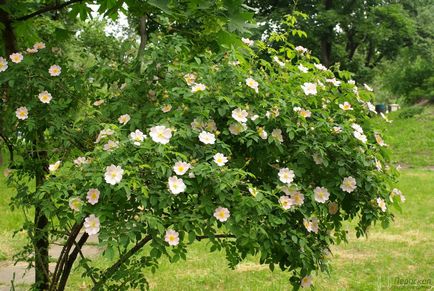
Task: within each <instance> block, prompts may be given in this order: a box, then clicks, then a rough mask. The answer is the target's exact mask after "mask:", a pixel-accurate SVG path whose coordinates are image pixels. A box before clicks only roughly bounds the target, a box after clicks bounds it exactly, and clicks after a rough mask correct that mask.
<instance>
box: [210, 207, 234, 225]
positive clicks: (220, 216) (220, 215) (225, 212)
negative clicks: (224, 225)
mask: <svg viewBox="0 0 434 291" xmlns="http://www.w3.org/2000/svg"><path fill="white" fill-rule="evenodd" d="M230 216H231V213H230V212H229V209H227V208H225V207H217V208H216V209H215V211H214V217H215V218H216V219H217V220H218V221H220V222H225V221H227V220H228V218H229V217H230Z"/></svg>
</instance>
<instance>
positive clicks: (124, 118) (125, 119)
mask: <svg viewBox="0 0 434 291" xmlns="http://www.w3.org/2000/svg"><path fill="white" fill-rule="evenodd" d="M130 119H131V117H130V116H129V115H128V114H123V115H121V116H119V118H118V121H119V123H120V124H123V125H125V124H127V123H128V121H130Z"/></svg>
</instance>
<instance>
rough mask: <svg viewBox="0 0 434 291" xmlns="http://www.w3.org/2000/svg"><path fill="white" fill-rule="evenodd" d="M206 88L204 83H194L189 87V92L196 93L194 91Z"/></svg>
mask: <svg viewBox="0 0 434 291" xmlns="http://www.w3.org/2000/svg"><path fill="white" fill-rule="evenodd" d="M205 90H206V86H205V85H204V84H200V83H199V84H194V85H193V86H192V87H191V92H192V93H196V92H200V91H205Z"/></svg>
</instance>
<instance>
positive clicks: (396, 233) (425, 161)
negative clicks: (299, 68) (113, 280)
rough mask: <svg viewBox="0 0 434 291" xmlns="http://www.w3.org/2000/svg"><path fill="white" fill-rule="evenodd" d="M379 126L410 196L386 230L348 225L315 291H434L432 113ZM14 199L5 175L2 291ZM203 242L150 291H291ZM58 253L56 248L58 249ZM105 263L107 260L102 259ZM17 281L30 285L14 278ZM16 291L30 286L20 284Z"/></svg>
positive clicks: (1, 187) (15, 245)
mask: <svg viewBox="0 0 434 291" xmlns="http://www.w3.org/2000/svg"><path fill="white" fill-rule="evenodd" d="M398 114H399V113H394V114H391V116H390V118H391V119H393V120H394V121H393V122H392V123H391V124H385V123H383V122H381V121H380V120H377V121H378V123H377V124H378V127H379V128H382V129H383V130H384V131H386V132H387V134H386V136H388V138H387V139H386V143H388V144H390V146H391V148H392V150H393V156H392V158H393V160H394V161H395V162H396V163H397V164H401V165H402V166H403V170H402V171H401V177H400V182H399V185H398V188H400V189H401V190H402V192H403V193H404V194H405V195H406V198H407V201H406V202H405V204H404V205H403V211H402V213H399V212H396V211H395V214H396V219H395V222H394V223H393V224H391V226H390V227H389V228H388V229H385V230H384V229H382V228H381V226H375V227H373V228H372V229H371V230H370V232H369V234H368V238H363V239H356V238H355V236H354V232H353V231H352V230H351V225H350V224H349V225H348V230H349V233H350V241H349V244H341V245H339V246H335V247H333V249H332V250H333V255H332V256H331V267H332V272H331V274H330V276H328V275H326V274H318V275H314V284H315V286H316V287H317V290H397V289H399V290H414V289H418V290H428V289H432V288H433V282H434V269H433V268H432V262H433V261H434V251H433V250H434V235H433V234H434V217H433V211H432V209H434V199H432V191H433V189H434V107H428V108H426V110H425V112H424V113H423V114H421V115H417V116H414V117H412V118H409V119H400V118H398ZM12 195H13V193H12V192H11V190H10V189H7V188H6V186H5V180H4V178H3V177H0V213H1V214H2V219H1V220H0V290H9V287H8V286H10V282H9V279H8V278H10V277H11V276H12V273H13V270H18V271H20V272H21V271H23V270H24V269H25V267H24V266H21V265H20V266H15V267H13V266H12V263H11V262H12V256H13V254H14V252H15V251H17V250H19V249H20V248H21V247H22V245H23V239H24V235H25V234H24V233H20V232H18V233H17V235H16V236H15V238H11V236H12V234H13V231H14V230H16V229H19V226H20V222H21V221H22V216H21V215H22V214H21V213H20V212H12V211H11V210H10V209H9V207H8V201H9V199H10V197H11V196H12ZM208 250H209V245H207V242H206V241H202V242H199V243H197V244H195V245H193V246H191V247H190V248H189V252H188V258H187V261H180V262H178V263H176V264H170V263H169V262H168V261H166V260H163V261H162V263H161V266H160V268H159V269H158V271H157V272H156V273H155V274H152V273H151V272H145V276H146V278H147V279H148V280H149V282H150V286H151V289H152V290H290V289H291V288H290V287H289V284H288V274H286V273H283V272H280V271H278V270H275V271H274V272H271V271H270V270H269V269H268V267H267V266H262V265H259V264H258V263H257V261H258V260H257V258H255V257H250V258H248V259H247V260H246V261H245V262H243V263H241V264H240V265H238V266H237V268H236V269H235V270H230V269H229V268H228V267H227V263H226V261H225V257H224V254H223V253H218V252H217V253H216V252H215V253H209V251H208ZM52 251H53V255H54V253H55V252H56V248H53V250H52ZM86 252H88V253H89V254H91V255H96V254H97V253H98V248H97V246H96V245H95V243H91V244H90V245H89V246H88V249H87V251H86ZM97 261H98V262H97V263H98V264H100V265H104V264H105V261H104V259H98V260H97ZM16 278H17V279H19V280H18V282H21V283H26V282H29V281H30V280H31V279H32V277H31V275H30V276H27V277H25V278H24V279H22V278H20V276H16ZM70 283H71V284H70V287H69V290H78V288H79V287H80V286H81V287H82V289H86V288H85V285H86V284H89V281H87V280H83V279H82V278H81V277H80V272H78V271H76V272H73V274H72V278H71V282H70ZM16 286H17V288H16V290H20V289H23V290H24V289H26V287H27V286H28V285H27V284H18V285H16Z"/></svg>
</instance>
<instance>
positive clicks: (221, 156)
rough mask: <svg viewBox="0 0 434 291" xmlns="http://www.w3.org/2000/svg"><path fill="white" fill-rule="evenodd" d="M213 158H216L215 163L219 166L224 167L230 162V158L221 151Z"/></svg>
mask: <svg viewBox="0 0 434 291" xmlns="http://www.w3.org/2000/svg"><path fill="white" fill-rule="evenodd" d="M213 158H214V163H216V164H217V165H218V166H219V167H223V166H224V165H225V164H226V163H227V162H228V158H227V157H225V155H224V154H221V153H217V154H215V155H214V157H213Z"/></svg>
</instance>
